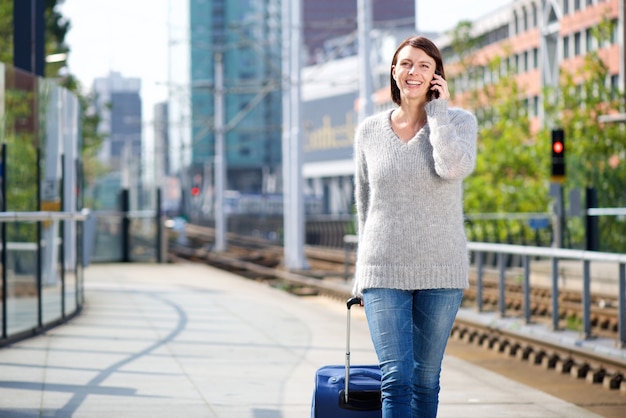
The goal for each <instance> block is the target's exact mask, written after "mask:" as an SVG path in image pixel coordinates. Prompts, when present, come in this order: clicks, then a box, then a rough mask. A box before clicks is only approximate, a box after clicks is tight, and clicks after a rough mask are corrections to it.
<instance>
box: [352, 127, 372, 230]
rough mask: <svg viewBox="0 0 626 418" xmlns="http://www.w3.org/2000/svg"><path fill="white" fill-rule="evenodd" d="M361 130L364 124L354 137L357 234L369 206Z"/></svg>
mask: <svg viewBox="0 0 626 418" xmlns="http://www.w3.org/2000/svg"><path fill="white" fill-rule="evenodd" d="M363 130H364V126H363V125H361V126H360V127H359V129H357V132H356V135H355V137H354V162H355V174H354V183H355V184H354V198H355V199H354V200H355V203H356V211H357V219H358V230H357V232H358V234H359V235H361V233H362V231H363V227H364V225H365V219H366V217H367V211H368V208H369V180H368V175H367V161H366V159H365V155H364V152H363Z"/></svg>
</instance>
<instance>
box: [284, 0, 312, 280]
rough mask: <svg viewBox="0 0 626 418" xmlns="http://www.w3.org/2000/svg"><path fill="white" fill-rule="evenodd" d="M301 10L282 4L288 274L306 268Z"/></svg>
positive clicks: (297, 4)
mask: <svg viewBox="0 0 626 418" xmlns="http://www.w3.org/2000/svg"><path fill="white" fill-rule="evenodd" d="M301 10H302V0H292V1H283V2H282V9H281V12H282V21H283V30H282V51H281V52H282V54H281V56H282V72H283V74H282V80H283V94H282V100H283V136H282V145H283V149H282V160H283V224H284V243H283V245H284V261H283V263H284V265H285V268H287V269H289V270H305V269H308V268H309V266H308V263H307V260H306V258H305V256H304V230H305V223H304V200H303V195H302V189H303V187H302V186H303V180H302V162H301V161H302V144H301V141H300V134H301V129H300V125H301V118H300V66H301V61H302V60H301V47H300V46H301V38H302V24H301Z"/></svg>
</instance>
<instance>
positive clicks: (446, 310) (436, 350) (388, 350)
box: [363, 289, 463, 418]
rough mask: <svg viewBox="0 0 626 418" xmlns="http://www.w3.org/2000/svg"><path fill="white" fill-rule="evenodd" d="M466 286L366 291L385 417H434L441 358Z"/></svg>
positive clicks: (365, 302)
mask: <svg viewBox="0 0 626 418" xmlns="http://www.w3.org/2000/svg"><path fill="white" fill-rule="evenodd" d="M462 298H463V290H462V289H426V290H414V291H408V290H398V289H366V290H365V291H364V292H363V305H364V307H365V314H366V316H367V322H368V325H369V329H370V334H371V336H372V341H373V343H374V348H375V350H376V354H377V355H378V361H379V364H380V368H381V371H382V398H383V411H382V415H383V418H408V417H411V418H435V417H436V416H437V407H438V405H439V377H440V374H441V362H442V361H443V355H444V351H445V348H446V344H447V342H448V337H449V336H450V331H451V330H452V324H453V323H454V318H455V317H456V314H457V312H458V310H459V306H460V305H461V299H462Z"/></svg>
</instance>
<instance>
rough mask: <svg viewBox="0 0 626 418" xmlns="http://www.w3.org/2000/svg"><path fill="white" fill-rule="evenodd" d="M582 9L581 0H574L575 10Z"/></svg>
mask: <svg viewBox="0 0 626 418" xmlns="http://www.w3.org/2000/svg"><path fill="white" fill-rule="evenodd" d="M578 10H580V0H574V11H575V12H576V11H578Z"/></svg>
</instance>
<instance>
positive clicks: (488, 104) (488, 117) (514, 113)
mask: <svg viewBox="0 0 626 418" xmlns="http://www.w3.org/2000/svg"><path fill="white" fill-rule="evenodd" d="M470 33H471V24H470V23H469V22H462V23H461V24H459V26H457V28H456V30H455V31H454V33H453V41H452V48H453V51H454V54H455V57H456V58H457V59H458V62H456V63H455V64H456V77H462V78H465V80H464V82H465V84H467V85H469V86H472V89H471V90H470V91H469V92H467V93H465V94H466V97H465V103H466V104H465V106H466V107H468V108H470V109H471V110H473V111H474V113H475V114H476V117H477V119H478V127H479V132H478V143H477V159H476V169H475V171H474V173H473V174H472V175H471V176H470V177H469V178H468V179H467V180H466V182H465V209H466V212H467V213H468V214H472V213H507V212H509V213H510V212H545V211H546V210H547V208H548V193H547V182H546V178H547V172H546V168H545V165H546V164H545V163H546V158H545V156H544V155H543V154H542V153H541V152H540V150H541V148H540V147H539V146H538V145H539V144H538V141H539V140H540V138H533V137H532V133H531V130H530V118H529V115H528V113H527V107H526V106H525V104H524V88H525V86H523V85H519V84H518V83H517V81H516V79H515V77H514V73H513V69H507V71H505V72H504V73H502V70H501V69H502V68H506V66H504V65H503V62H502V61H501V60H502V57H496V58H494V59H493V60H492V61H490V62H488V63H487V64H486V65H479V64H478V62H477V56H476V53H475V51H477V49H478V48H479V47H480V45H481V39H479V38H472V37H471V35H470ZM485 71H489V72H490V73H492V74H498V77H497V79H496V80H493V81H492V82H490V83H484V81H483V80H484V77H485V75H484V72H485ZM454 77H455V75H452V78H454ZM494 233H495V234H496V235H495V236H494V235H493V234H494ZM471 235H472V237H471V239H474V240H489V241H498V242H509V241H510V240H511V236H526V237H532V236H533V235H534V232H533V231H531V230H530V228H529V226H528V225H527V224H526V223H524V222H515V223H512V224H508V223H507V227H506V228H498V229H497V230H495V231H494V230H493V229H492V228H490V227H488V225H487V224H485V225H482V226H481V225H476V227H475V228H472V231H471Z"/></svg>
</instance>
